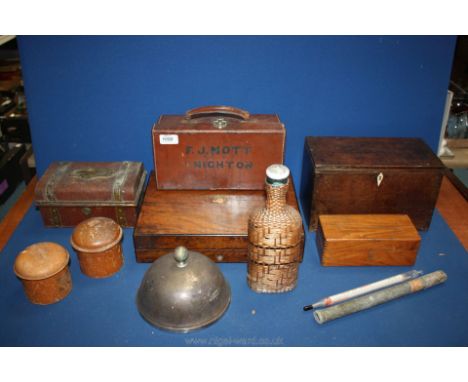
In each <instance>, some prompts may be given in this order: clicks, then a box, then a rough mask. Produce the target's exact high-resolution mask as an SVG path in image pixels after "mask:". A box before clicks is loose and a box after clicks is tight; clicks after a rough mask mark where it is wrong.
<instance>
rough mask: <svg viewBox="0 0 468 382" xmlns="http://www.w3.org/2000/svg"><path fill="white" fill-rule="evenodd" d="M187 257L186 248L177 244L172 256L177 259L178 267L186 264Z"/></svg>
mask: <svg viewBox="0 0 468 382" xmlns="http://www.w3.org/2000/svg"><path fill="white" fill-rule="evenodd" d="M188 257H189V254H188V251H187V248H185V247H183V246H179V247H177V248H176V249H175V250H174V258H175V260H176V261H177V266H178V267H179V268H184V267H185V266H186V265H187V259H188Z"/></svg>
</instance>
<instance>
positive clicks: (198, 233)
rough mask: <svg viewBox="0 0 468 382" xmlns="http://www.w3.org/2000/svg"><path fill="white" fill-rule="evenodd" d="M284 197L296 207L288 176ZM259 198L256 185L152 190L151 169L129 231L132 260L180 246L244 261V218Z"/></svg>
mask: <svg viewBox="0 0 468 382" xmlns="http://www.w3.org/2000/svg"><path fill="white" fill-rule="evenodd" d="M287 202H288V204H289V205H291V206H293V207H295V208H296V209H299V207H298V204H297V200H296V195H295V191H294V184H293V182H292V178H291V186H290V188H289V192H288V195H287ZM264 203H265V191H262V190H250V191H247V190H217V191H213V190H211V191H210V190H158V189H157V188H156V181H155V177H154V174H151V175H150V180H149V183H148V186H147V189H146V193H145V196H144V199H143V204H142V207H141V212H140V215H139V216H138V221H137V224H136V227H135V230H134V233H133V241H134V246H135V255H136V259H137V261H138V262H152V261H154V260H156V259H157V258H159V257H160V256H162V255H165V254H167V253H169V252H171V251H173V250H174V248H175V247H177V246H179V245H184V246H186V247H187V248H188V249H190V250H194V251H197V252H201V253H203V254H204V255H206V256H208V257H210V258H211V259H212V260H214V261H216V262H246V261H247V244H248V240H247V227H248V218H249V215H250V213H251V212H252V211H253V210H255V209H256V208H259V207H262V206H263V205H264Z"/></svg>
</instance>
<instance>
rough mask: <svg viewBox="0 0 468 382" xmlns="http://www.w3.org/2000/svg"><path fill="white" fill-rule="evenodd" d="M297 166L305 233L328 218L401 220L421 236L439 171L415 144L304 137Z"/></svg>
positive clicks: (433, 157)
mask: <svg viewBox="0 0 468 382" xmlns="http://www.w3.org/2000/svg"><path fill="white" fill-rule="evenodd" d="M302 166H303V167H302V180H301V202H302V207H303V210H304V214H306V216H307V217H306V219H307V220H308V223H309V230H310V231H314V230H316V229H317V223H318V216H319V215H334V214H404V215H408V216H409V217H410V218H411V220H412V222H413V224H414V225H415V227H416V228H417V229H418V230H427V229H428V228H429V225H430V223H431V219H432V214H433V211H434V207H435V203H436V201H437V196H438V194H439V189H440V184H441V182H442V176H443V170H444V168H445V166H444V165H443V163H442V162H441V161H440V159H439V158H437V156H436V155H435V154H434V153H433V152H432V150H431V149H430V148H429V147H428V146H427V145H426V144H425V143H424V142H423V141H422V140H420V139H416V138H352V137H306V140H305V145H304V159H303V165H302Z"/></svg>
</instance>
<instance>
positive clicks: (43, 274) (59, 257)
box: [13, 242, 70, 280]
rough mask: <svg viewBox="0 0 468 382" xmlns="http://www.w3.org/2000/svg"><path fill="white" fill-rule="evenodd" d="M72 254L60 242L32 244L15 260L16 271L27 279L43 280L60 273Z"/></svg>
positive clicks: (19, 275)
mask: <svg viewBox="0 0 468 382" xmlns="http://www.w3.org/2000/svg"><path fill="white" fill-rule="evenodd" d="M69 259H70V255H69V254H68V251H67V250H66V249H65V248H64V247H62V246H61V245H59V244H56V243H50V242H43V243H36V244H33V245H30V246H29V247H27V248H26V249H24V250H23V251H22V252H21V253H20V254H19V255H18V256H17V257H16V260H15V265H14V268H13V269H14V272H15V273H16V275H17V276H18V277H20V278H22V279H25V280H42V279H46V278H49V277H52V276H53V275H55V274H57V273H59V272H60V271H61V270H62V269H63V268H65V267H66V266H67V265H68V260H69Z"/></svg>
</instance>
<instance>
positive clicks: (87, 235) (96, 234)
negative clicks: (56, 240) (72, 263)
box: [71, 217, 123, 252]
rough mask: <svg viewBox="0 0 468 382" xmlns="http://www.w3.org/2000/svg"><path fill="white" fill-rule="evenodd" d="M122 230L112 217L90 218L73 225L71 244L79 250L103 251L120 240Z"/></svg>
mask: <svg viewBox="0 0 468 382" xmlns="http://www.w3.org/2000/svg"><path fill="white" fill-rule="evenodd" d="M122 232H123V231H122V228H121V227H120V226H119V225H118V224H117V223H116V222H115V221H114V220H112V219H109V218H105V217H95V218H90V219H87V220H85V221H82V222H81V223H80V224H78V225H77V226H76V227H75V229H74V231H73V234H72V237H71V245H72V246H73V248H75V249H76V250H77V251H80V252H103V251H105V250H107V249H109V248H112V247H113V246H114V245H116V244H117V243H118V242H119V241H120V239H121V238H122Z"/></svg>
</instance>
